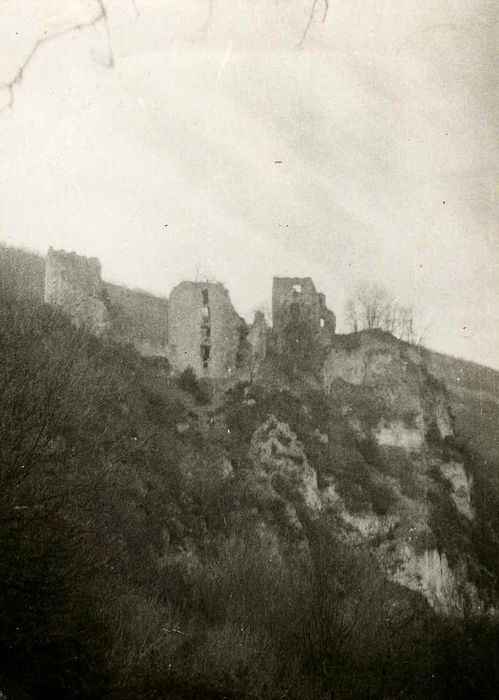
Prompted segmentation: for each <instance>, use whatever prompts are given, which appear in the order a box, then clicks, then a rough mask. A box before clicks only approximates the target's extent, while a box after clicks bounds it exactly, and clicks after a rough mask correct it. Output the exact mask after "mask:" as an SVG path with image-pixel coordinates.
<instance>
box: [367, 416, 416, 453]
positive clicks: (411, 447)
mask: <svg viewBox="0 0 499 700" xmlns="http://www.w3.org/2000/svg"><path fill="white" fill-rule="evenodd" d="M419 423H422V420H421V419H420V420H419ZM424 439H425V438H424V427H423V426H422V425H419V426H418V427H416V428H408V427H407V426H406V425H404V423H403V422H402V421H393V422H391V423H388V422H382V423H381V424H380V426H379V428H378V431H377V433H376V440H377V443H378V445H388V446H390V447H400V448H401V449H403V450H405V451H406V452H415V451H417V450H420V449H421V447H422V446H423V443H424Z"/></svg>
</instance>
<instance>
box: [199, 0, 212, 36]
mask: <svg viewBox="0 0 499 700" xmlns="http://www.w3.org/2000/svg"><path fill="white" fill-rule="evenodd" d="M212 17H213V0H208V13H207V15H206V19H205V21H204V24H203V28H202V30H201V31H202V33H203V34H206V32H207V31H208V30H209V28H210V25H211V18H212Z"/></svg>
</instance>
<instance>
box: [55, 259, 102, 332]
mask: <svg viewBox="0 0 499 700" xmlns="http://www.w3.org/2000/svg"><path fill="white" fill-rule="evenodd" d="M44 298H45V302H46V303H48V304H53V305H54V306H58V307H60V308H61V309H62V310H63V311H65V312H66V313H67V314H68V315H69V316H70V317H71V319H72V321H73V323H74V324H75V325H77V326H85V327H86V328H88V330H90V331H91V332H92V333H95V334H96V335H102V333H103V332H104V331H105V330H106V329H107V328H108V326H109V312H108V308H107V305H106V296H105V291H104V288H103V285H102V279H101V266H100V262H99V261H98V260H97V258H85V257H82V256H80V255H76V253H66V252H65V251H63V250H54V249H53V248H49V251H48V254H47V260H46V264H45V295H44Z"/></svg>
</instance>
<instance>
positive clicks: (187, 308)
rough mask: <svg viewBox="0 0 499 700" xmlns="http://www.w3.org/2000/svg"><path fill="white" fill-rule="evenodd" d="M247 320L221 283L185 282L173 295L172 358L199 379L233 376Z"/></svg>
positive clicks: (171, 318) (170, 312) (171, 317)
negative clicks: (235, 306)
mask: <svg viewBox="0 0 499 700" xmlns="http://www.w3.org/2000/svg"><path fill="white" fill-rule="evenodd" d="M242 325H243V320H242V319H241V318H240V317H239V316H238V314H237V313H236V311H235V310H234V307H233V306H232V302H231V300H230V297H229V293H228V292H227V290H226V289H225V287H224V286H223V285H222V284H220V283H219V282H216V283H208V282H181V283H180V284H179V285H177V286H176V287H175V288H174V289H173V290H172V292H171V294H170V299H169V317H168V336H169V347H170V352H169V358H170V362H171V363H172V365H173V367H174V368H175V369H177V370H179V371H182V370H183V369H185V368H186V367H189V366H190V367H192V368H193V369H194V371H195V372H196V374H197V375H198V376H199V377H212V378H215V377H217V378H223V377H229V376H231V374H232V373H233V372H234V371H235V369H236V367H237V355H238V348H239V341H240V332H241V327H242Z"/></svg>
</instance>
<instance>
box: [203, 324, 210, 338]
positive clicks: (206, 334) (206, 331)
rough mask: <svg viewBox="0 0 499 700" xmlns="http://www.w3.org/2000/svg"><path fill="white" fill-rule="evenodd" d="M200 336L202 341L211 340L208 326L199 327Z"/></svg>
mask: <svg viewBox="0 0 499 700" xmlns="http://www.w3.org/2000/svg"><path fill="white" fill-rule="evenodd" d="M201 334H202V336H203V340H209V339H210V338H211V328H210V326H201Z"/></svg>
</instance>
